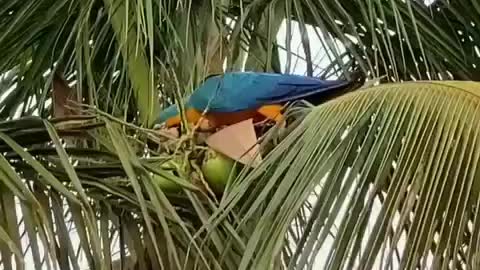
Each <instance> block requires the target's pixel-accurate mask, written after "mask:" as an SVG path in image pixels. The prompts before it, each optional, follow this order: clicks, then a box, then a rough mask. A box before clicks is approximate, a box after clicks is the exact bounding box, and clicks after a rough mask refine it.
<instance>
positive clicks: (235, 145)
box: [206, 118, 262, 167]
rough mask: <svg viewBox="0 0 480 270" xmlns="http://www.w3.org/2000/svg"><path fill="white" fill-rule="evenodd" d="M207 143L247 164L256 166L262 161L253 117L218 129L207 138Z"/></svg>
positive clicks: (214, 148)
mask: <svg viewBox="0 0 480 270" xmlns="http://www.w3.org/2000/svg"><path fill="white" fill-rule="evenodd" d="M206 144H207V145H208V146H209V147H210V148H212V149H213V150H215V151H217V152H220V153H222V154H224V155H225V156H227V157H230V158H232V159H234V160H236V161H238V162H240V163H242V164H245V165H249V166H252V167H256V166H258V164H260V162H261V161H262V158H261V156H260V149H259V145H258V139H257V135H256V134H255V128H254V125H253V120H252V119H251V118H250V119H248V120H245V121H242V122H239V123H237V124H233V125H230V126H227V127H226V128H224V129H221V130H219V131H217V132H216V133H214V134H213V135H211V136H209V137H208V138H207V140H206Z"/></svg>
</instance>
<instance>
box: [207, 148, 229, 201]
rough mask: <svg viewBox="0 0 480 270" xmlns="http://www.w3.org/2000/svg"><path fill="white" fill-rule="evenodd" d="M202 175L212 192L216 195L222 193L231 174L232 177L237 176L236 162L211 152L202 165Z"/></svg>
mask: <svg viewBox="0 0 480 270" xmlns="http://www.w3.org/2000/svg"><path fill="white" fill-rule="evenodd" d="M202 173H203V176H204V177H205V180H206V181H207V183H208V184H209V185H210V187H211V188H212V190H213V191H214V192H215V193H222V192H223V191H224V190H225V186H226V185H227V182H228V179H229V177H230V174H232V177H235V176H236V173H237V171H236V166H235V160H233V159H231V158H229V157H227V156H225V155H223V154H221V153H218V152H216V151H214V150H209V151H208V152H207V156H206V159H205V161H204V162H203V164H202Z"/></svg>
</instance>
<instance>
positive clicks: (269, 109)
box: [155, 72, 352, 128]
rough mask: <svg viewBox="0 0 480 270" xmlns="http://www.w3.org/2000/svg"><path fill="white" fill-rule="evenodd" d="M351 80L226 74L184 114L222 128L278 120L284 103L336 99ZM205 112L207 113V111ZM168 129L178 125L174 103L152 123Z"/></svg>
mask: <svg viewBox="0 0 480 270" xmlns="http://www.w3.org/2000/svg"><path fill="white" fill-rule="evenodd" d="M351 84H352V81H342V80H329V81H328V80H320V79H317V78H313V77H306V76H299V75H285V74H276V73H258V72H229V73H225V74H221V75H214V76H210V77H208V78H207V79H206V80H205V81H204V82H203V84H202V85H200V87H199V88H198V89H196V90H195V91H194V92H193V94H191V95H190V96H189V97H188V98H187V99H186V101H185V102H184V105H185V114H186V120H187V122H189V123H192V124H196V123H197V122H198V121H199V120H200V119H201V117H202V113H203V112H204V111H206V113H205V114H204V115H203V117H204V119H207V120H208V123H209V127H210V128H216V127H221V126H224V125H231V124H235V123H238V122H241V121H243V120H246V119H250V118H253V119H254V121H260V120H262V119H263V120H265V119H271V120H274V121H277V122H278V121H280V120H281V119H282V117H283V116H282V110H283V108H284V105H285V103H288V102H291V101H295V100H301V99H304V100H307V101H310V102H312V103H314V104H318V103H319V102H320V101H321V100H324V99H325V98H331V97H332V96H338V95H340V94H341V93H342V92H345V91H344V90H347V89H348V88H349V86H351ZM206 109H207V110H206ZM161 123H164V124H165V125H166V126H167V127H175V126H178V125H180V123H181V118H180V114H179V110H178V107H177V105H176V104H174V105H172V106H170V107H168V108H167V109H165V110H163V111H162V112H161V113H160V114H159V116H158V118H157V119H156V121H155V124H161Z"/></svg>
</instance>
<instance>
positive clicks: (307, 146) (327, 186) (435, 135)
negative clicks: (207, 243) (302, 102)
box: [207, 82, 480, 269]
mask: <svg viewBox="0 0 480 270" xmlns="http://www.w3.org/2000/svg"><path fill="white" fill-rule="evenodd" d="M479 101H480V84H479V83H473V82H415V83H404V84H385V85H380V86H378V87H374V88H367V89H364V90H361V91H358V92H354V93H351V94H348V95H346V96H344V97H341V98H338V99H337V100H334V101H332V102H329V103H327V104H325V105H322V106H319V107H316V108H314V109H313V110H312V111H311V113H310V114H308V117H307V118H306V119H305V121H303V122H302V123H301V124H300V125H299V126H298V127H297V128H296V129H295V130H294V131H293V132H292V133H291V134H289V135H288V136H287V137H286V138H285V139H284V140H283V141H282V142H281V143H280V144H279V145H278V146H277V147H275V149H274V150H273V151H272V152H271V153H270V154H269V156H268V157H266V158H265V160H264V162H263V163H262V165H261V166H259V167H258V168H256V169H255V170H254V171H252V172H251V173H248V174H246V175H243V176H240V177H239V178H238V181H237V182H235V183H234V184H233V185H232V187H231V190H229V191H228V193H227V195H226V196H225V197H224V198H223V200H222V202H221V203H220V207H219V210H218V212H217V213H216V214H215V215H214V216H212V219H211V220H212V222H214V224H217V223H219V226H220V227H221V224H222V222H225V223H229V222H234V223H233V224H234V228H235V231H236V233H238V234H240V235H241V234H242V233H245V234H246V235H249V236H248V238H247V239H248V241H245V239H244V240H242V241H244V245H245V247H244V249H243V250H242V259H241V263H240V265H239V269H279V268H276V267H277V266H278V267H279V266H283V267H286V268H289V269H304V268H315V269H375V268H379V269H384V268H391V267H393V269H410V268H415V267H420V268H422V269H423V268H424V267H428V268H429V269H454V268H458V267H460V265H463V266H468V267H471V268H473V269H475V268H476V267H478V259H477V255H476V254H477V252H478V243H477V242H478V241H477V240H478V234H479V228H480V225H479V223H478V222H479V220H478V209H479V195H480V194H479V192H478V190H477V187H478V183H479V179H480V176H479V175H478V169H477V164H478V159H479V158H480V155H479V153H480V151H479V146H480V140H479V136H478V128H477V123H478V120H479V119H478V117H479V116H480V110H479V109H480V107H479ZM230 215H235V217H236V218H235V220H229V219H228V217H230ZM207 231H208V230H207ZM230 243H232V244H233V243H235V244H237V243H238V244H239V243H241V242H240V240H239V239H238V238H233V237H232V239H231V240H230ZM228 252H229V251H225V253H228ZM280 268H281V267H280Z"/></svg>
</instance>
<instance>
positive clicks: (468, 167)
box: [0, 0, 480, 269]
mask: <svg viewBox="0 0 480 270" xmlns="http://www.w3.org/2000/svg"><path fill="white" fill-rule="evenodd" d="M7 2H8V3H4V4H3V5H1V6H0V15H1V18H2V19H0V29H2V30H1V31H0V74H1V75H0V119H2V120H8V121H5V122H1V123H0V152H2V155H1V156H0V268H2V269H15V268H19V269H21V268H22V267H21V266H22V265H23V264H25V265H33V266H34V267H35V269H41V268H45V267H46V268H54V267H59V268H60V269H83V268H86V267H88V268H90V269H111V263H112V262H113V261H115V260H117V261H116V262H113V266H115V265H117V264H118V263H119V262H120V261H122V262H127V261H128V262H129V263H131V264H137V268H138V269H148V268H149V267H151V268H153V269H284V268H292V269H293V268H295V269H297V268H298V269H303V268H315V267H319V268H322V267H323V268H326V269H339V268H344V269H352V268H355V267H358V268H365V269H370V268H373V267H379V266H381V267H383V266H386V265H388V266H390V265H391V266H392V267H393V268H395V267H397V266H402V267H407V268H414V267H417V266H418V267H424V266H429V265H430V264H433V266H434V268H435V269H436V268H440V267H442V268H443V269H448V268H455V267H460V265H469V266H471V267H472V268H475V267H478V266H476V265H474V264H475V263H477V262H478V258H477V252H478V243H477V242H479V241H478V239H479V228H480V226H479V225H478V222H479V221H478V217H477V216H478V209H479V205H478V201H479V200H478V197H479V192H478V187H479V186H480V185H479V184H478V180H477V178H478V175H477V174H478V173H477V171H478V170H477V167H476V164H477V163H478V162H477V159H478V155H477V152H478V142H477V141H478V136H476V133H477V132H476V130H478V129H477V128H476V123H477V122H478V119H477V118H478V117H477V116H478V115H479V114H478V106H477V105H476V104H477V103H478V98H479V95H480V94H479V93H480V92H479V91H480V90H479V86H478V85H477V84H474V83H459V82H448V83H426V82H421V83H406V84H404V85H399V84H392V85H388V84H387V85H382V86H380V87H376V88H372V89H366V90H364V91H361V92H357V93H353V94H349V95H348V96H345V97H342V98H340V99H337V100H334V101H332V102H329V103H327V104H325V105H322V106H319V107H317V108H313V109H311V108H294V109H293V110H292V111H291V112H292V114H295V115H301V117H300V119H299V120H298V121H297V122H296V124H295V125H294V126H292V128H291V130H289V132H287V133H286V134H285V131H281V130H272V132H271V133H270V134H268V136H267V138H268V139H266V140H265V142H264V143H265V147H267V146H268V147H272V146H275V147H274V148H273V150H272V151H271V153H270V154H269V155H268V156H267V157H265V159H264V162H263V164H262V165H261V166H260V167H259V168H257V169H255V170H253V171H243V172H242V173H241V174H240V175H239V177H238V178H237V179H235V181H233V182H230V183H228V184H227V190H226V193H225V194H224V196H223V197H222V198H216V197H214V196H212V194H211V192H209V189H208V186H206V185H205V183H204V182H202V179H201V178H202V177H201V176H198V178H199V179H192V178H191V177H190V176H191V175H195V173H196V171H197V170H199V169H200V168H199V166H197V165H198V164H196V163H195V162H192V155H194V154H193V153H194V152H195V151H196V150H197V149H193V147H192V145H191V144H189V143H185V142H183V144H181V145H174V147H173V148H171V147H170V145H168V143H166V140H165V137H168V136H167V135H165V134H158V133H155V132H153V131H152V130H149V129H146V128H148V127H150V124H151V121H152V120H153V117H154V116H155V114H156V113H157V112H158V109H159V108H160V107H162V106H165V105H167V104H169V103H173V102H175V100H178V99H179V98H181V97H182V96H185V95H186V94H188V93H190V92H191V91H192V89H193V87H195V86H196V85H198V83H199V82H201V81H202V80H203V78H204V77H205V76H206V75H208V74H210V73H216V72H219V71H220V72H221V71H222V70H223V66H224V64H225V65H226V69H227V70H259V71H269V72H272V71H273V72H279V71H281V70H283V71H285V72H288V73H291V72H297V73H298V72H299V71H298V70H296V68H295V66H296V65H297V62H301V63H302V64H303V65H304V66H305V73H306V74H308V75H315V76H319V77H322V78H332V77H348V74H349V73H350V72H351V71H353V70H357V69H361V70H363V71H365V72H367V73H368V75H369V76H370V78H372V77H382V76H386V78H387V80H389V81H397V82H398V81H406V80H411V79H446V78H450V79H456V80H478V79H479V78H480V77H479V74H480V73H479V72H478V67H479V65H480V63H479V59H480V49H479V48H478V46H477V44H478V43H479V39H480V36H479V33H480V31H479V30H478V27H480V19H479V18H480V16H479V15H480V6H479V4H478V3H477V2H476V1H474V0H460V1H447V0H437V1H434V2H433V3H430V4H428V5H427V4H425V3H424V2H423V1H415V0H407V1H403V0H355V1H337V0H315V1H313V0H275V1H267V0H255V1H253V0H245V1H234V0H216V1H207V0H201V1H200V0H198V1H197V0H195V1H193V0H177V1H164V0H134V1H119V0H103V1H102V0H84V1H74V0H35V1H19V0H11V1H7ZM282 35H283V36H284V37H285V40H279V39H278V38H277V37H278V36H282ZM292 36H298V37H296V38H293V37H292ZM296 39H298V40H296ZM297 41H298V42H297ZM296 43H298V44H296ZM297 45H299V47H301V49H300V50H297V48H296V46H297ZM317 49H318V51H317ZM54 72H58V73H60V74H63V76H64V77H65V78H66V79H67V81H68V82H69V84H70V85H71V87H72V88H73V89H74V90H75V93H76V96H77V100H80V101H82V102H83V103H84V104H87V105H90V107H89V108H92V107H95V108H97V109H99V110H101V111H103V112H106V113H100V112H99V111H96V113H94V114H88V115H84V116H74V117H73V118H69V119H50V118H51V113H50V111H51V104H52V101H51V97H52V77H53V74H54ZM302 72H303V71H302ZM90 112H91V111H90ZM32 115H38V116H40V117H41V118H35V117H31V116H32ZM92 115H93V116H92ZM112 115H113V117H112ZM305 115H307V117H306V119H305V120H304V121H302V120H303V119H304V118H303V117H304V116H305ZM45 119H50V120H48V121H46V120H45ZM139 126H143V128H140V127H139ZM189 135H191V134H187V136H189ZM279 138H281V139H283V140H281V142H280V143H279V144H277V141H278V140H279ZM170 139H171V138H170ZM182 139H183V137H182ZM152 141H153V142H152ZM173 142H174V144H177V143H181V140H174V141H173ZM165 148H168V149H167V150H166V149H165ZM158 164H160V166H157V165H158ZM172 164H173V165H172ZM155 179H157V180H158V179H162V181H163V182H164V183H167V185H168V184H171V185H174V186H182V187H183V188H182V189H181V190H179V191H177V190H175V191H177V192H167V190H166V189H162V188H161V187H162V186H164V185H163V184H161V185H160V184H158V183H156V182H155ZM192 180H195V181H196V182H194V181H192ZM217 200H220V201H219V202H218V201H217ZM372 232H373V233H372ZM319 254H327V255H322V256H320V255H319ZM83 263H85V264H83Z"/></svg>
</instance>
